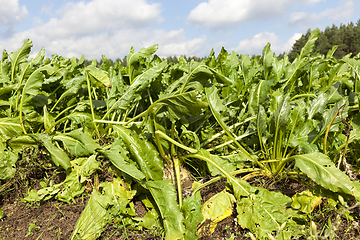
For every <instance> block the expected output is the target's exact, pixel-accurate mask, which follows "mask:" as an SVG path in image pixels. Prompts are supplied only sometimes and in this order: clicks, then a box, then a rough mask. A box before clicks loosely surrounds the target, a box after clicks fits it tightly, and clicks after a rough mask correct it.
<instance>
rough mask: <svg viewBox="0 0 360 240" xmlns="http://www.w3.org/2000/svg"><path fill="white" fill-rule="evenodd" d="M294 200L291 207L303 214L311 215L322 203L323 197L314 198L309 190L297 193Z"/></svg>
mask: <svg viewBox="0 0 360 240" xmlns="http://www.w3.org/2000/svg"><path fill="white" fill-rule="evenodd" d="M292 200H293V202H292V204H291V207H292V208H295V209H298V210H300V211H301V212H303V213H311V212H312V211H314V209H315V208H316V207H317V206H319V205H320V204H321V202H322V200H321V197H318V196H314V195H313V194H312V193H311V192H310V191H309V190H306V191H303V192H301V193H296V194H295V195H294V196H293V197H292Z"/></svg>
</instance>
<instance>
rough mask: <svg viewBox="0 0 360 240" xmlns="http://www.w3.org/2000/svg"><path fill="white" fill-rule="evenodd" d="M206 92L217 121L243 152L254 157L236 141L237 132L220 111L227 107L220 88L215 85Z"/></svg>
mask: <svg viewBox="0 0 360 240" xmlns="http://www.w3.org/2000/svg"><path fill="white" fill-rule="evenodd" d="M205 92H206V98H207V100H208V103H209V106H210V109H211V112H212V114H213V116H214V117H215V119H216V121H217V122H218V123H219V125H220V126H221V128H222V129H223V130H224V131H225V132H226V134H227V135H228V136H229V137H230V138H231V140H233V141H234V143H235V144H236V145H237V146H238V147H239V149H240V150H241V151H242V152H244V153H246V154H247V155H248V156H249V158H250V159H253V157H252V156H251V155H250V154H249V153H248V152H247V151H246V150H245V149H244V148H243V147H242V146H241V145H240V143H238V142H237V141H236V139H235V134H234V133H232V132H231V131H230V129H229V127H228V126H227V125H226V124H225V122H224V120H223V118H222V116H221V114H220V112H222V111H225V109H226V108H225V106H224V105H223V104H222V103H221V101H220V98H219V96H218V95H217V92H218V89H217V88H215V87H214V86H213V87H211V88H206V89H205Z"/></svg>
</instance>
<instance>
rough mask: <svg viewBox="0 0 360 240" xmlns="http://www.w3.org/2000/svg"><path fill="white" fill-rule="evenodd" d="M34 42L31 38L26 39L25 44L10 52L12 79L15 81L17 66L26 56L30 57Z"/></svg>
mask: <svg viewBox="0 0 360 240" xmlns="http://www.w3.org/2000/svg"><path fill="white" fill-rule="evenodd" d="M32 46H33V44H32V41H31V40H30V39H25V40H24V44H23V45H22V47H21V48H19V49H18V50H16V51H15V52H12V53H10V55H9V57H10V60H11V81H12V82H13V81H14V78H15V72H16V70H17V66H18V65H19V64H20V63H21V62H23V61H24V60H25V58H28V57H29V54H30V51H31V48H32Z"/></svg>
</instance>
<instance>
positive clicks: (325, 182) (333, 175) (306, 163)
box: [293, 152, 360, 200]
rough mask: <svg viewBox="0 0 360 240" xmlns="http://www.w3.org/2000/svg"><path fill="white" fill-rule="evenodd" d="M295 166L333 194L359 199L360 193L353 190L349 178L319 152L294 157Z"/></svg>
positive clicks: (353, 187)
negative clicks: (337, 193)
mask: <svg viewBox="0 0 360 240" xmlns="http://www.w3.org/2000/svg"><path fill="white" fill-rule="evenodd" d="M293 158H294V159H295V166H296V167H298V168H299V169H300V170H301V171H302V172H303V173H305V174H306V175H308V176H309V177H310V178H311V179H312V180H313V181H314V182H316V183H317V184H319V185H321V186H322V187H324V188H327V189H329V190H331V191H333V192H340V193H345V194H350V195H353V196H354V197H355V198H356V199H357V200H359V199H360V192H359V191H358V190H357V189H355V186H354V184H353V182H352V181H351V180H350V178H349V177H348V176H347V175H346V174H345V173H343V172H342V171H340V170H339V169H338V168H336V167H335V164H334V163H333V162H332V161H331V160H330V158H329V157H328V156H327V155H325V154H322V153H320V152H313V153H310V154H304V155H295V156H293Z"/></svg>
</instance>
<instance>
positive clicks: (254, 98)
mask: <svg viewBox="0 0 360 240" xmlns="http://www.w3.org/2000/svg"><path fill="white" fill-rule="evenodd" d="M273 84H274V81H273V80H268V81H265V80H260V81H259V83H258V84H256V85H253V86H252V88H251V91H250V95H249V100H248V101H249V111H250V113H251V114H252V115H256V113H257V112H258V107H259V106H260V105H263V104H264V103H265V101H266V99H267V98H268V96H269V95H270V88H271V86H272V85H273Z"/></svg>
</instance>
